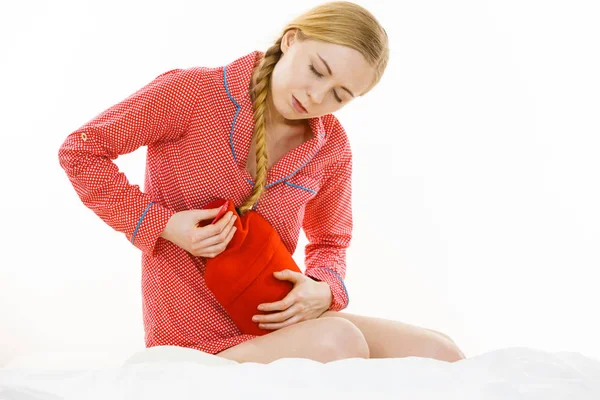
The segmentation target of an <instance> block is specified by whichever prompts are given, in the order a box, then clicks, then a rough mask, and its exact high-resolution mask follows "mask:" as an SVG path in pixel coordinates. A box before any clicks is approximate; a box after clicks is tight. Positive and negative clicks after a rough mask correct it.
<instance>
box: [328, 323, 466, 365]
mask: <svg viewBox="0 0 600 400" xmlns="http://www.w3.org/2000/svg"><path fill="white" fill-rule="evenodd" d="M319 318H320V319H322V318H325V319H326V318H344V319H347V320H348V321H350V322H352V323H353V324H354V325H356V327H357V328H358V329H360V331H361V332H362V333H363V335H364V336H365V339H366V341H367V344H368V345H369V354H370V358H389V357H409V356H415V357H425V358H434V359H437V360H442V361H449V362H454V361H459V360H462V359H464V358H465V356H464V354H463V353H462V352H461V351H460V349H459V348H458V346H457V345H456V343H454V342H453V341H452V340H451V339H450V338H449V337H448V336H446V335H444V334H442V333H439V332H436V331H433V330H431V329H426V328H421V327H418V326H414V325H410V324H406V323H403V322H399V321H392V320H387V319H383V318H373V317H365V316H361V315H354V314H349V313H345V312H338V311H326V312H325V313H324V314H322V315H321V316H320V317H319Z"/></svg>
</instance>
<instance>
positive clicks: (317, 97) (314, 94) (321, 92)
mask: <svg viewBox="0 0 600 400" xmlns="http://www.w3.org/2000/svg"><path fill="white" fill-rule="evenodd" d="M325 93H327V88H312V89H311V90H309V91H308V97H310V99H311V101H312V102H313V103H316V104H321V102H322V101H323V97H325Z"/></svg>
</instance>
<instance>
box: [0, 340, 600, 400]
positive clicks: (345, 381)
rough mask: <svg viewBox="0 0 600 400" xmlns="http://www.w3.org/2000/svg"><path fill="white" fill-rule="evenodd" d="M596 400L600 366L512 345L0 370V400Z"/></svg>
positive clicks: (178, 353)
mask: <svg viewBox="0 0 600 400" xmlns="http://www.w3.org/2000/svg"><path fill="white" fill-rule="evenodd" d="M207 395H209V396H211V398H218V399H242V398H243V399H271V398H273V399H274V398H278V399H305V400H306V399H310V400H314V399H338V398H339V399H367V398H368V399H411V400H416V399H444V400H449V399H461V400H468V399H477V400H484V399H511V400H516V399H544V400H551V399H570V400H587V399H589V400H599V399H600V361H599V360H596V359H594V358H591V357H588V356H585V355H583V354H581V353H575V352H552V353H551V352H546V351H542V350H538V349H533V348H525V347H511V348H506V349H500V350H495V351H490V352H487V353H484V354H480V355H477V356H473V357H469V358H467V359H465V360H461V361H459V362H456V363H447V362H443V361H438V360H434V359H428V358H418V357H406V358H395V359H358V358H353V359H345V360H339V361H334V362H330V363H326V364H322V363H318V362H316V361H312V360H308V359H300V358H286V359H280V360H277V361H274V362H272V363H270V364H258V363H236V362H234V361H230V360H226V359H223V358H220V357H217V356H213V355H210V354H206V353H202V352H200V351H197V350H193V349H188V348H183V347H176V346H157V347H152V348H148V349H141V350H139V351H137V352H135V353H133V354H130V355H125V354H121V355H120V356H119V355H118V354H117V353H115V354H110V353H106V352H98V353H61V352H58V353H36V354H31V355H29V356H28V357H27V356H22V357H19V358H15V359H13V360H11V361H9V362H8V364H6V365H5V366H4V367H3V368H0V399H2V400H5V399H6V400H58V399H65V400H67V399H77V400H83V399H102V400H107V399H110V400H116V399H144V400H152V399H161V400H162V399H202V398H205V396H207Z"/></svg>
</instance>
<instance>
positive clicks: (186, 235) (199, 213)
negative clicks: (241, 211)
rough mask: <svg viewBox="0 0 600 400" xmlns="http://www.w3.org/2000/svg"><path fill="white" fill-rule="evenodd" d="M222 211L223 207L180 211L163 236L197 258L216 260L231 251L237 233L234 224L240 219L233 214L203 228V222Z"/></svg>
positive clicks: (172, 219) (172, 217) (170, 221)
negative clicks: (227, 249) (231, 242)
mask: <svg viewBox="0 0 600 400" xmlns="http://www.w3.org/2000/svg"><path fill="white" fill-rule="evenodd" d="M219 210H220V207H218V208H210V209H202V210H186V211H179V212H177V213H175V214H173V216H171V218H170V219H169V222H167V225H166V226H165V229H164V230H163V232H162V233H161V234H160V237H162V238H164V239H167V240H168V241H170V242H173V243H175V244H176V245H177V246H179V247H181V248H182V249H184V250H186V251H187V252H189V253H190V254H192V255H194V256H196V257H208V258H213V257H215V256H217V255H219V254H220V253H222V252H223V251H224V250H225V249H226V248H227V245H228V244H229V242H230V241H231V238H233V234H234V233H235V231H236V227H235V226H233V222H234V221H235V218H236V217H237V216H234V215H233V212H231V211H229V212H227V213H226V214H225V215H223V217H221V218H220V219H219V220H218V221H217V222H216V223H215V224H214V225H213V224H210V223H209V224H208V225H206V226H201V227H199V221H203V220H211V221H212V220H213V219H214V218H215V217H216V216H217V214H218V212H219Z"/></svg>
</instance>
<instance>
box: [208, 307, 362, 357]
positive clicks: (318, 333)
mask: <svg viewBox="0 0 600 400" xmlns="http://www.w3.org/2000/svg"><path fill="white" fill-rule="evenodd" d="M216 355H217V356H219V357H224V358H227V359H230V360H234V361H237V362H257V363H263V364H267V363H270V362H271V361H275V360H277V359H280V358H290V357H293V358H308V359H312V360H315V361H319V362H323V363H326V362H329V361H334V360H340V359H344V358H353V357H358V358H369V347H368V345H367V342H366V341H365V337H364V336H363V334H362V333H361V331H360V330H359V329H358V328H357V327H356V326H354V325H353V324H352V323H351V322H350V321H348V320H346V319H343V318H326V319H325V318H324V319H311V320H308V321H302V322H298V323H296V324H294V325H290V326H286V327H285V328H281V329H277V330H274V331H273V332H270V333H268V334H266V335H263V336H259V337H257V338H254V339H252V340H248V341H246V342H243V343H240V344H238V345H236V346H233V347H230V348H229V349H226V350H223V351H222V352H220V353H217V354H216Z"/></svg>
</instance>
